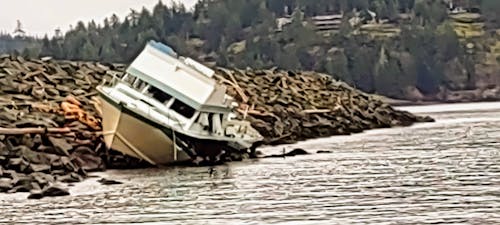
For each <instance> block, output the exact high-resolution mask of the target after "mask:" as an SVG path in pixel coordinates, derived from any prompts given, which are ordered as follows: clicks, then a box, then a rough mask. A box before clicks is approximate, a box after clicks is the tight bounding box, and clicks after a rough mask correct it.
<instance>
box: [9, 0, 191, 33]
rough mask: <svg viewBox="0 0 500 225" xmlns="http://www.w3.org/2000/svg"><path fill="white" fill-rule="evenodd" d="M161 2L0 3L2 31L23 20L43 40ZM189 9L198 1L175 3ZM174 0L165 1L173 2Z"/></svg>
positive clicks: (52, 0) (60, 0)
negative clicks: (80, 23)
mask: <svg viewBox="0 0 500 225" xmlns="http://www.w3.org/2000/svg"><path fill="white" fill-rule="evenodd" d="M158 1H159V0H0V32H6V33H12V32H13V31H14V30H15V28H16V21H17V20H19V21H21V23H22V25H23V28H24V30H25V31H26V32H27V33H28V35H37V36H39V37H43V35H45V34H49V35H53V34H54V30H55V29H57V28H61V30H62V31H63V32H65V31H67V30H68V29H69V27H70V25H75V24H76V23H77V22H78V21H80V20H82V21H86V22H87V21H90V20H95V21H96V22H99V23H101V22H102V21H103V20H104V18H106V17H109V16H111V15H112V14H113V13H116V14H117V15H118V16H119V17H120V19H123V18H124V17H125V16H126V15H127V14H128V13H129V12H130V9H131V8H132V9H139V10H140V9H141V8H142V7H143V6H145V7H146V8H148V9H152V8H153V6H154V5H155V4H156V3H158ZM176 1H177V2H182V3H184V4H185V5H186V7H187V8H188V9H190V8H191V7H193V6H194V4H195V3H196V1H197V0H176ZM170 2H171V0H163V3H170Z"/></svg>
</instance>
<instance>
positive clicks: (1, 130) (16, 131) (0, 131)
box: [0, 127, 72, 135]
mask: <svg viewBox="0 0 500 225" xmlns="http://www.w3.org/2000/svg"><path fill="white" fill-rule="evenodd" d="M70 132H72V130H71V129H70V128H69V127H61V128H38V127H36V128H5V127H0V135H20V134H46V133H70Z"/></svg>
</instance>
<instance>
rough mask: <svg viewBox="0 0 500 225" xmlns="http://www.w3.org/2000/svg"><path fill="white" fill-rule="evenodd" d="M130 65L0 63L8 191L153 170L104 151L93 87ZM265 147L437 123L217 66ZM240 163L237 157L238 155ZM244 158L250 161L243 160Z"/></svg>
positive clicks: (339, 89)
mask: <svg viewBox="0 0 500 225" xmlns="http://www.w3.org/2000/svg"><path fill="white" fill-rule="evenodd" d="M124 70H125V66H124V65H117V64H102V63H91V62H71V61H54V60H51V59H50V58H44V59H30V60H25V59H23V58H21V57H15V56H9V55H3V56H0V85H1V86H0V92H1V96H0V105H1V106H2V108H1V109H0V111H1V112H0V192H6V193H14V192H30V193H31V195H30V198H42V197H45V196H59V195H66V194H69V193H68V191H67V190H66V189H65V186H64V185H61V183H72V182H79V181H82V180H83V179H85V178H86V176H87V173H88V172H92V171H102V170H104V169H106V168H137V167H144V166H148V165H147V164H146V163H144V162H141V161H139V160H136V159H133V158H130V157H126V156H124V155H122V154H120V153H117V152H114V151H112V150H108V149H106V148H105V145H104V143H103V138H102V135H101V133H100V131H101V121H100V120H101V118H100V116H99V115H100V107H99V105H100V102H99V99H97V98H96V95H97V92H96V91H95V87H96V86H97V85H99V84H103V83H106V82H108V81H110V80H111V79H112V77H113V76H121V75H122V74H123V72H124ZM216 78H217V79H218V81H219V82H221V83H222V84H225V85H226V86H227V87H228V93H229V94H230V95H231V96H233V97H234V98H235V100H236V101H237V102H238V103H239V107H238V108H237V112H238V113H237V114H238V116H239V117H240V118H245V119H247V120H248V121H250V122H251V123H252V125H253V126H254V127H255V128H256V129H258V130H259V132H261V133H262V134H263V135H264V136H265V137H266V139H265V141H264V143H263V144H281V143H291V142H296V141H300V140H305V139H308V138H318V137H326V136H331V135H346V134H350V133H357V132H361V131H363V130H367V129H373V128H381V127H392V126H407V125H411V124H413V123H415V122H428V121H432V119H431V118H423V117H418V116H415V115H412V114H410V113H408V112H402V111H397V110H394V109H393V108H392V107H391V106H389V105H388V104H385V103H383V102H381V101H379V100H376V99H375V98H373V97H372V96H370V95H366V94H364V93H361V92H359V91H357V90H355V89H352V88H350V87H348V86H347V85H345V84H343V83H340V82H336V81H333V80H331V79H329V77H328V75H324V74H317V73H313V72H297V73H295V72H292V71H279V70H256V71H252V70H245V71H243V70H227V69H223V68H219V69H217V74H216ZM236 158H238V157H236ZM239 158H244V157H239Z"/></svg>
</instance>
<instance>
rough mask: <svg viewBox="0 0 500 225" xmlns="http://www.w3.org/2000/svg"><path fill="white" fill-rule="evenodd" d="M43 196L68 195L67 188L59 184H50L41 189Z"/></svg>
mask: <svg viewBox="0 0 500 225" xmlns="http://www.w3.org/2000/svg"><path fill="white" fill-rule="evenodd" d="M42 195H43V197H56V196H66V195H69V190H68V189H67V188H65V187H63V186H61V185H59V184H51V185H48V186H47V187H45V188H44V189H43V190H42Z"/></svg>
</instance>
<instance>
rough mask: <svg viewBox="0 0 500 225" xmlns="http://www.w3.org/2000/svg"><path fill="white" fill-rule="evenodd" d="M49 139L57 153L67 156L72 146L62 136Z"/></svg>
mask: <svg viewBox="0 0 500 225" xmlns="http://www.w3.org/2000/svg"><path fill="white" fill-rule="evenodd" d="M49 141H50V143H52V145H53V146H54V148H55V150H56V151H57V154H58V155H62V156H69V151H71V149H73V146H72V145H70V144H69V143H68V142H67V141H66V140H65V139H64V138H56V137H49Z"/></svg>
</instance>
